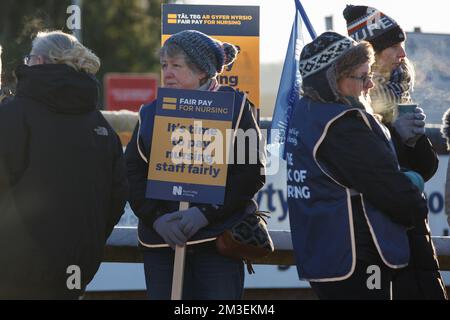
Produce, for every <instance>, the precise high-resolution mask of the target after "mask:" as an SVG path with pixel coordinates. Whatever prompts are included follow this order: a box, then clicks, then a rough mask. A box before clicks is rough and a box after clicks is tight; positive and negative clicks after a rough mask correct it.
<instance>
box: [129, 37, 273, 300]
mask: <svg viewBox="0 0 450 320" xmlns="http://www.w3.org/2000/svg"><path fill="white" fill-rule="evenodd" d="M237 53H238V51H237V49H236V47H235V46H233V45H231V44H228V43H222V42H220V41H218V40H216V39H213V38H211V37H209V36H207V35H205V34H203V33H201V32H198V31H194V30H187V31H182V32H179V33H177V34H174V35H172V36H171V37H170V38H168V39H167V41H166V42H165V43H164V45H163V47H162V48H161V51H160V61H161V68H162V75H163V86H164V87H165V88H174V89H194V90H205V91H225V92H233V93H235V94H236V98H235V105H234V115H233V127H235V126H236V123H237V122H238V116H239V114H240V113H241V108H243V109H242V116H241V119H240V121H239V125H238V128H240V129H243V130H255V132H256V134H257V135H258V137H260V132H259V128H258V124H257V122H256V120H255V118H254V116H253V114H252V111H251V106H252V105H251V103H250V101H248V100H246V99H244V96H243V95H242V93H240V92H238V91H236V90H235V89H233V88H231V87H224V86H220V85H219V84H218V82H217V80H216V76H217V75H218V74H220V73H221V72H222V71H223V67H224V66H226V65H229V64H231V63H233V61H234V60H235V58H236V55H237ZM155 105H156V102H153V103H151V104H148V105H145V106H143V107H142V108H141V110H140V121H139V123H138V125H137V126H136V129H135V131H134V133H133V137H132V139H131V142H130V144H129V145H128V147H127V150H126V158H127V165H128V178H129V180H130V185H131V196H130V204H131V207H132V209H133V211H134V213H135V214H136V215H137V216H138V217H139V239H140V243H141V245H142V247H143V248H144V250H143V255H144V267H145V275H146V283H147V292H148V295H149V298H150V299H169V298H170V292H171V284H172V272H173V264H174V251H173V250H172V249H173V248H174V247H175V246H184V245H188V246H187V253H186V265H185V281H184V284H185V285H184V291H183V299H240V298H241V296H242V293H243V285H244V268H243V262H242V261H241V260H233V259H230V258H227V257H224V256H221V255H220V254H218V252H217V251H216V247H215V241H214V239H215V237H216V236H218V235H219V234H221V233H222V232H223V231H224V230H226V229H227V228H230V227H231V226H233V225H234V224H236V223H237V222H239V221H240V220H242V219H243V218H244V217H245V216H246V215H247V214H249V213H252V212H254V211H255V210H256V209H257V207H256V203H255V202H254V201H253V200H252V199H253V197H254V195H255V194H256V192H257V191H258V190H259V189H261V188H262V186H263V185H264V182H265V177H264V174H263V171H262V169H263V163H262V162H261V161H260V160H259V159H258V160H257V161H256V163H253V164H252V163H249V162H248V158H249V154H250V153H253V152H256V153H258V152H259V148H258V146H254V148H253V149H250V146H249V145H248V144H247V143H246V148H245V152H246V154H245V157H244V158H245V160H246V162H245V163H244V164H237V163H236V161H235V162H234V163H233V164H230V165H229V166H228V175H227V185H226V193H225V200H224V205H204V204H195V203H192V204H191V205H190V208H189V209H187V210H183V211H179V209H178V205H179V203H178V202H174V201H163V200H155V199H147V198H145V192H146V182H147V174H148V159H150V150H151V137H152V130H153V123H154V117H155ZM154 134H155V133H154ZM224 136H225V135H224ZM235 151H236V150H235ZM235 155H236V156H238V155H237V154H236V152H235Z"/></svg>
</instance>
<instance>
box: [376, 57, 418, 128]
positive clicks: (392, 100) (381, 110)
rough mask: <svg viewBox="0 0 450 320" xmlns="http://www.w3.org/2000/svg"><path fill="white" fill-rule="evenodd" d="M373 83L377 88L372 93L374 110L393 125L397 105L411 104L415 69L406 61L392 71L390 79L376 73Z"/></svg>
mask: <svg viewBox="0 0 450 320" xmlns="http://www.w3.org/2000/svg"><path fill="white" fill-rule="evenodd" d="M375 69H376V68H375ZM373 82H374V84H375V87H374V88H373V89H372V90H371V91H370V99H371V105H372V108H373V110H374V112H375V113H376V114H379V115H380V116H381V117H382V118H383V122H384V123H392V121H393V120H394V115H395V110H396V107H397V105H398V104H399V103H410V102H411V91H412V90H413V86H414V71H413V67H412V65H411V63H410V62H409V61H408V60H407V59H405V60H403V61H402V63H401V64H400V66H399V67H398V68H396V69H395V70H394V71H392V73H391V74H390V77H389V78H388V79H387V78H386V77H385V75H383V74H381V73H377V72H376V71H375V72H374V76H373Z"/></svg>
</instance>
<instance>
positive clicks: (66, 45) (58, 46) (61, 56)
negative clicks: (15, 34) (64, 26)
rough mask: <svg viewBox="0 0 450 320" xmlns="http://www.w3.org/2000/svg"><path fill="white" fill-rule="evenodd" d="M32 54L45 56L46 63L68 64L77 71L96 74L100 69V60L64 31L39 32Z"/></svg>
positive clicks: (34, 41)
mask: <svg viewBox="0 0 450 320" xmlns="http://www.w3.org/2000/svg"><path fill="white" fill-rule="evenodd" d="M31 53H32V54H36V55H40V56H43V57H44V60H45V62H46V63H51V64H66V65H68V66H70V67H72V68H74V69H75V70H77V71H84V72H87V73H91V74H96V73H97V71H98V70H99V69H100V59H99V58H98V57H97V56H96V55H95V54H94V53H93V52H92V51H91V50H89V49H88V48H86V47H85V46H83V45H82V44H81V43H80V42H79V41H78V40H77V38H75V37H74V36H72V35H70V34H67V33H64V32H62V31H50V32H46V31H45V32H39V33H38V34H37V36H36V38H34V40H33V48H32V49H31Z"/></svg>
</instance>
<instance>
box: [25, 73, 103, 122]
mask: <svg viewBox="0 0 450 320" xmlns="http://www.w3.org/2000/svg"><path fill="white" fill-rule="evenodd" d="M16 76H17V79H18V83H17V93H16V96H17V97H26V98H29V99H32V100H34V101H36V102H38V103H41V104H44V105H45V106H46V107H47V108H49V109H50V110H51V111H53V112H56V113H68V114H80V113H86V112H89V111H92V110H95V109H96V108H97V105H98V97H99V84H98V81H97V79H96V78H95V77H94V76H93V75H91V74H88V73H85V72H78V71H76V70H75V69H73V68H72V67H69V66H68V65H65V64H42V65H35V66H27V65H20V66H18V67H17V69H16Z"/></svg>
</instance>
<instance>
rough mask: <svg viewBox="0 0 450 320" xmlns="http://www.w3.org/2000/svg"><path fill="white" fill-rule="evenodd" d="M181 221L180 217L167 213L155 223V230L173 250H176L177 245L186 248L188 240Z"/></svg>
mask: <svg viewBox="0 0 450 320" xmlns="http://www.w3.org/2000/svg"><path fill="white" fill-rule="evenodd" d="M180 219H181V217H180V216H179V215H176V214H174V213H166V214H165V215H162V216H161V217H159V218H158V219H156V220H155V222H154V223H153V229H155V231H156V232H157V233H158V234H159V235H160V236H161V237H162V238H163V239H164V241H165V242H166V243H167V244H168V245H169V246H170V247H171V248H172V249H175V246H176V245H178V246H184V244H185V243H186V242H187V239H188V238H187V237H186V236H185V234H184V233H183V231H182V228H181V224H180Z"/></svg>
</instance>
